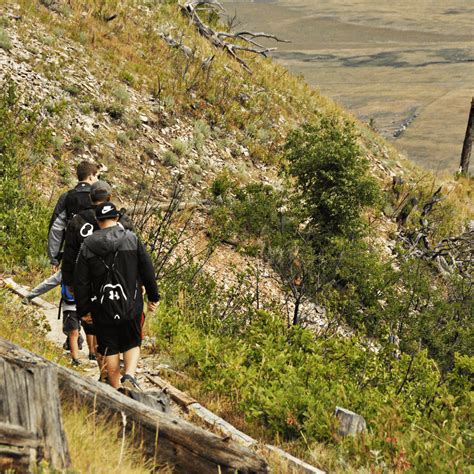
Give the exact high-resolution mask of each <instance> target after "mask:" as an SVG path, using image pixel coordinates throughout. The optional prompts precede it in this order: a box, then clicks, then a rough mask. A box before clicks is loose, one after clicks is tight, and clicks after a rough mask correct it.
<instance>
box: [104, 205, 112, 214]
mask: <svg viewBox="0 0 474 474" xmlns="http://www.w3.org/2000/svg"><path fill="white" fill-rule="evenodd" d="M112 209H113V207H112V206H104V207H103V208H102V214H107V212H110V211H111V210H112Z"/></svg>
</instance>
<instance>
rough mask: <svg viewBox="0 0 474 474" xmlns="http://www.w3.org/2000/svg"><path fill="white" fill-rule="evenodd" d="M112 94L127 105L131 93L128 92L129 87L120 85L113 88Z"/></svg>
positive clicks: (119, 101)
mask: <svg viewBox="0 0 474 474" xmlns="http://www.w3.org/2000/svg"><path fill="white" fill-rule="evenodd" d="M112 96H113V97H114V98H115V100H116V101H117V102H118V103H120V104H122V105H127V104H128V103H129V101H130V94H129V93H128V90H127V88H126V87H125V86H122V85H118V86H117V87H115V88H114V89H113V90H112Z"/></svg>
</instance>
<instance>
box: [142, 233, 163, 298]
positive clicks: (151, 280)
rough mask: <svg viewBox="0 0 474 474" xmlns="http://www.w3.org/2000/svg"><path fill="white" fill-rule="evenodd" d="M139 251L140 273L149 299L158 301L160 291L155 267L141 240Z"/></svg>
mask: <svg viewBox="0 0 474 474" xmlns="http://www.w3.org/2000/svg"><path fill="white" fill-rule="evenodd" d="M137 253H138V273H139V275H140V279H141V281H142V283H143V285H144V287H145V290H146V295H147V297H148V301H149V302H151V303H157V302H158V301H159V300H160V293H159V291H158V285H157V284H156V278H155V269H154V268H153V263H152V261H151V258H150V256H149V255H148V253H147V251H146V250H145V247H144V246H143V244H142V243H141V242H140V240H138V246H137Z"/></svg>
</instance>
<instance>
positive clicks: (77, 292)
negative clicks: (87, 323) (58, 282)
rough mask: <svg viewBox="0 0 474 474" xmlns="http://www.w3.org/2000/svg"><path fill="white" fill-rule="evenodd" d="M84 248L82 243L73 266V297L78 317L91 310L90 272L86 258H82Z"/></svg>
mask: <svg viewBox="0 0 474 474" xmlns="http://www.w3.org/2000/svg"><path fill="white" fill-rule="evenodd" d="M85 250H86V249H85V247H84V245H83V246H82V247H81V250H80V252H79V256H78V257H77V262H76V266H75V268H74V299H75V301H76V312H77V316H78V317H79V318H82V317H83V316H86V315H87V314H89V313H90V311H91V285H90V272H89V266H88V264H87V260H86V259H85V258H84V251H85Z"/></svg>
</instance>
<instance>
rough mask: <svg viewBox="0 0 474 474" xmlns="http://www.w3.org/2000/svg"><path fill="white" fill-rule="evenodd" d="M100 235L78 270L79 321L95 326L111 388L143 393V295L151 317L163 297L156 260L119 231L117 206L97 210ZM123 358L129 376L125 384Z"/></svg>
mask: <svg viewBox="0 0 474 474" xmlns="http://www.w3.org/2000/svg"><path fill="white" fill-rule="evenodd" d="M95 216H96V220H97V223H98V226H99V230H98V231H96V232H94V233H93V234H92V235H91V236H89V237H87V238H86V239H85V240H84V243H83V245H82V247H81V250H80V252H79V256H78V259H77V262H76V266H75V269H74V291H75V299H76V306H77V314H78V316H79V317H80V318H81V319H82V320H83V321H85V322H91V321H93V323H94V326H95V329H96V333H97V343H98V352H99V354H101V355H102V356H103V359H104V370H106V371H107V375H108V380H109V383H110V385H112V386H113V387H114V388H119V387H120V384H122V386H124V387H126V388H129V389H132V390H137V389H139V385H138V383H137V381H136V379H135V371H136V368H137V365H138V361H139V358H140V346H141V340H142V337H141V331H142V313H143V294H142V285H143V286H144V287H145V290H146V294H147V297H148V311H154V310H155V309H156V306H157V303H158V300H159V293H158V286H157V284H156V280H155V272H154V269H153V264H152V262H151V259H150V256H149V255H148V254H147V252H146V250H145V248H144V246H143V244H142V243H141V242H140V240H139V239H138V237H137V236H136V235H135V234H134V233H133V232H131V231H129V230H125V229H124V228H123V227H122V226H120V225H118V219H119V211H118V210H117V208H116V207H115V205H114V204H113V203H111V202H104V203H102V204H100V205H99V206H97V207H96V209H95ZM120 353H123V358H124V364H125V373H124V375H123V377H122V378H120Z"/></svg>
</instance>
